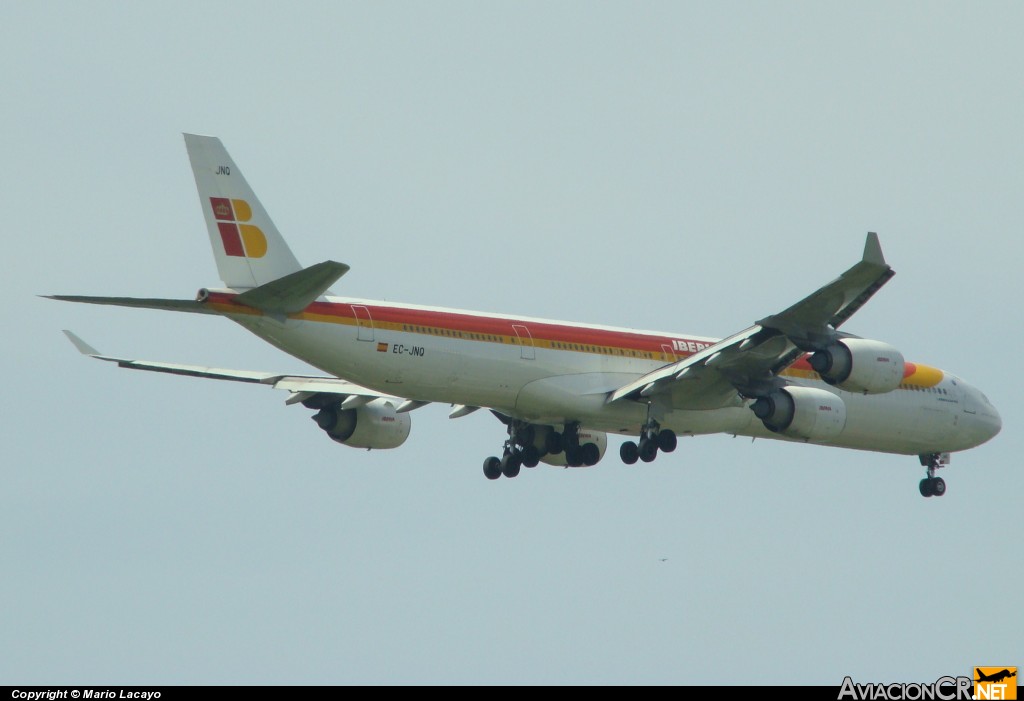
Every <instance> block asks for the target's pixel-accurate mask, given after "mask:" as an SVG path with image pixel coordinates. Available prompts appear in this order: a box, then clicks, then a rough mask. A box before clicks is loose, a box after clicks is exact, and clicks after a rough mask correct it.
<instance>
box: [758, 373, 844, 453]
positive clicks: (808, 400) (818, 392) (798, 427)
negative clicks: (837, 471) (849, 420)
mask: <svg viewBox="0 0 1024 701" xmlns="http://www.w3.org/2000/svg"><path fill="white" fill-rule="evenodd" d="M750 408H751V409H752V410H753V412H754V415H755V416H756V417H757V418H759V419H761V423H763V424H764V427H765V428H767V429H768V430H769V431H772V432H774V433H779V434H782V435H783V436H787V437H789V438H802V439H803V440H805V441H814V442H816V443H817V442H827V441H829V440H831V439H833V438H835V437H836V436H838V435H839V434H840V433H842V432H843V428H844V427H845V426H846V404H844V403H843V400H842V399H841V398H839V397H838V396H836V395H834V394H832V393H831V392H829V391H828V390H824V389H816V388H814V387H784V388H783V389H780V390H776V391H775V392H772V393H771V394H770V395H768V396H767V397H761V398H759V399H758V400H757V401H755V402H754V403H753V404H751V405H750Z"/></svg>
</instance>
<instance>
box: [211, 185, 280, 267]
mask: <svg viewBox="0 0 1024 701" xmlns="http://www.w3.org/2000/svg"><path fill="white" fill-rule="evenodd" d="M210 206H211V207H212V208H213V216H214V218H215V219H216V220H217V228H218V229H219V230H220V239H221V241H222V242H223V243H224V252H225V253H227V254H228V255H229V256H239V257H241V258H262V257H263V256H265V255H266V254H267V237H266V236H264V235H263V232H262V231H260V228H259V227H258V226H253V225H252V224H244V223H243V222H247V221H249V220H250V219H252V208H250V207H249V203H248V202H246V201H245V200H229V199H228V198H226V197H211V198H210Z"/></svg>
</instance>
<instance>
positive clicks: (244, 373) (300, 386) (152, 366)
mask: <svg viewBox="0 0 1024 701" xmlns="http://www.w3.org/2000/svg"><path fill="white" fill-rule="evenodd" d="M64 334H65V335H66V336H67V337H68V339H69V340H70V341H71V342H72V343H73V344H74V345H75V348H77V349H78V351H79V352H80V353H82V354H83V355H87V356H89V357H91V358H96V359H97V360H106V361H109V362H113V363H117V365H118V367H122V368H128V369H130V370H149V371H151V372H166V373H170V374H172V375H186V376H188V377H202V378H205V379H208V380H230V381H232V382H250V383H255V384H262V385H269V386H271V387H273V388H274V389H283V390H287V391H289V392H291V393H292V395H291V396H290V397H289V398H288V400H287V402H286V403H288V404H295V403H297V402H301V401H304V400H306V399H309V398H311V397H313V396H314V395H317V394H334V395H338V396H339V398H343V399H344V401H343V406H344V403H345V402H351V405H352V406H358V405H359V404H361V403H365V401H363V400H373V399H390V400H393V401H395V402H396V403H398V404H400V405H403V406H408V408H406V409H405V411H411V410H412V409H415V408H418V407H420V406H423V405H424V404H426V402H407V401H406V400H405V399H404V398H402V397H396V396H393V395H390V394H383V393H381V392H377V391H375V390H372V389H369V388H367V387H362V386H360V385H357V384H355V383H352V382H348V381H347V380H342V379H340V378H337V377H321V376H315V375H284V374H280V373H273V372H259V371H255V370H229V369H226V368H214V367H206V366H203V365H183V364H180V363H164V362H158V361H153V360H133V359H130V358H116V357H113V356H109V355H103V354H102V353H100V352H99V351H98V350H96V349H95V348H93V347H92V346H90V345H89V344H88V343H86V342H85V341H83V340H82V339H81V338H79V337H78V336H76V335H75V334H74V333H72V332H71V331H67V330H65V331H64ZM345 408H348V407H345Z"/></svg>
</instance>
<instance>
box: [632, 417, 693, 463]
mask: <svg viewBox="0 0 1024 701" xmlns="http://www.w3.org/2000/svg"><path fill="white" fill-rule="evenodd" d="M677 443H678V440H677V439H676V434H675V432H674V431H672V430H670V429H667V428H662V427H661V426H660V425H659V424H658V422H657V421H655V420H654V419H652V418H648V419H647V423H646V424H644V426H643V428H642V429H640V440H639V441H638V442H637V443H634V442H633V441H626V442H625V443H623V444H622V446H621V447H620V448H619V457H620V458H622V462H624V463H626V464H627V465H632V464H634V463H636V461H637V460H638V459H639V460H643V461H644V462H653V461H654V458H656V457H658V451H659V450H660V451H661V452H663V453H671V452H672V451H673V450H675V449H676V444H677Z"/></svg>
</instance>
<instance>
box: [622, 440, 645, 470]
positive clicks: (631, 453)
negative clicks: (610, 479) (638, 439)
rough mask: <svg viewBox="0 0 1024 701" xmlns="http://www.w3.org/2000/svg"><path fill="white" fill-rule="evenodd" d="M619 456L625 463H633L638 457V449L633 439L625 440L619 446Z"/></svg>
mask: <svg viewBox="0 0 1024 701" xmlns="http://www.w3.org/2000/svg"><path fill="white" fill-rule="evenodd" d="M619 457H620V458H622V462H624V463H626V464H627V465H635V464H636V461H637V460H639V459H640V449H639V448H637V447H636V443H634V442H633V441H626V442H625V443H623V444H622V445H621V446H620V447H619Z"/></svg>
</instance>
